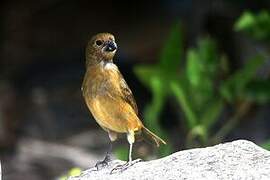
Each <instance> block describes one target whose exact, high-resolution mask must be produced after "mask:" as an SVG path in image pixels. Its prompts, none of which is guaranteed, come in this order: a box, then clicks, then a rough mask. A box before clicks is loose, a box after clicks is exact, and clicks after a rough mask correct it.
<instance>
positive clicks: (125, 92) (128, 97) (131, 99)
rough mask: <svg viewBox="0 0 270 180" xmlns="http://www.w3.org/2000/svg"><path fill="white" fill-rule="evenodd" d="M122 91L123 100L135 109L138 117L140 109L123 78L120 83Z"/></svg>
mask: <svg viewBox="0 0 270 180" xmlns="http://www.w3.org/2000/svg"><path fill="white" fill-rule="evenodd" d="M121 76H122V75H121ZM120 90H121V94H122V98H123V99H124V100H125V101H126V102H127V103H128V104H129V105H130V106H131V107H132V108H133V110H134V111H135V113H136V114H137V115H138V107H137V104H136V101H135V99H134V97H133V94H132V91H131V90H130V89H129V87H128V85H127V83H126V81H125V80H124V78H123V77H121V81H120Z"/></svg>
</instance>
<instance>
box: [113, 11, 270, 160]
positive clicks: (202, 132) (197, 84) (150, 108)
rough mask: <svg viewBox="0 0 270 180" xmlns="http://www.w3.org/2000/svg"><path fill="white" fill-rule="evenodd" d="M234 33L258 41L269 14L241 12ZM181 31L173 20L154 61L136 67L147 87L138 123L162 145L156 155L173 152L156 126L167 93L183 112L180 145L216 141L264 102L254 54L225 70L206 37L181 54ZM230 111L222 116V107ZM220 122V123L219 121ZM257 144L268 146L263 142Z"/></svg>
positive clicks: (265, 89)
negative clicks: (183, 132)
mask: <svg viewBox="0 0 270 180" xmlns="http://www.w3.org/2000/svg"><path fill="white" fill-rule="evenodd" d="M234 30H235V31H240V32H244V33H247V34H248V35H249V36H250V37H252V38H255V39H256V40H260V41H267V40H269V39H270V14H269V13H268V12H267V11H261V12H259V13H258V14H256V15H255V14H253V13H251V12H249V11H247V12H244V13H243V15H242V16H241V17H239V19H238V20H237V21H236V23H235V26H234ZM183 46H184V45H183V33H182V31H181V26H180V24H176V25H175V26H174V27H173V28H172V30H171V32H170V34H169V36H168V39H167V41H166V42H165V45H164V47H163V49H162V51H161V54H160V58H159V61H158V62H157V64H154V65H137V66H136V67H135V68H134V71H135V74H136V76H137V77H138V79H139V80H140V81H141V82H142V83H143V84H144V85H145V86H146V87H147V88H148V89H149V90H150V91H151V94H152V100H151V102H150V103H149V104H148V105H147V106H146V108H145V110H144V118H143V120H144V123H145V125H146V126H147V127H149V128H150V129H151V130H153V132H155V133H157V135H159V136H160V137H162V138H164V139H165V140H166V141H167V142H168V143H167V144H168V145H166V146H161V147H160V148H159V149H158V154H159V156H164V155H168V154H170V153H171V152H172V151H173V148H172V146H171V143H169V136H168V133H167V132H166V131H165V130H164V129H163V128H162V127H161V125H160V122H159V121H160V116H161V112H162V110H163V108H164V106H165V104H166V103H167V100H168V98H170V97H172V98H173V99H174V100H175V101H176V102H177V104H178V105H179V107H180V108H181V111H182V112H183V114H184V121H185V123H184V124H186V129H187V134H186V138H185V142H186V147H200V146H206V145H211V144H215V143H220V142H222V140H224V138H225V137H226V136H227V135H228V134H229V133H230V132H231V131H232V130H233V129H234V128H235V127H236V126H237V125H238V123H239V122H240V120H241V118H242V117H243V116H244V115H246V114H247V113H248V112H249V110H250V109H251V107H252V105H253V104H258V103H260V104H261V103H268V102H269V100H270V81H269V78H262V77H259V76H258V73H257V72H258V70H259V69H260V68H261V67H262V66H263V65H264V63H265V62H266V58H265V57H263V56H262V55H260V54H257V55H255V56H254V57H251V58H249V59H247V60H246V63H245V64H244V65H243V66H242V67H241V68H239V69H237V70H235V71H233V73H232V71H231V69H230V68H229V62H228V59H227V57H226V55H223V54H221V53H220V52H219V51H218V46H217V44H216V43H215V41H214V40H213V39H212V38H210V37H203V38H200V39H199V40H198V43H197V46H196V47H193V48H188V49H187V50H186V52H184V48H183ZM226 108H227V109H228V108H230V109H233V110H234V112H232V113H231V114H230V115H229V117H226V119H225V120H224V119H222V121H223V122H222V124H221V123H220V121H221V118H222V115H223V112H224V110H225V109H226ZM220 124H221V125H220ZM263 147H265V148H268V149H270V143H269V141H267V142H266V143H264V145H263ZM127 154H128V152H127V149H124V148H121V149H119V150H117V156H118V157H120V159H126V158H127Z"/></svg>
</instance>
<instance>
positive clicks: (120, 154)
mask: <svg viewBox="0 0 270 180" xmlns="http://www.w3.org/2000/svg"><path fill="white" fill-rule="evenodd" d="M114 153H115V155H116V157H117V158H118V159H121V160H122V161H127V160H128V148H126V147H125V146H120V147H118V148H117V149H115V151H114Z"/></svg>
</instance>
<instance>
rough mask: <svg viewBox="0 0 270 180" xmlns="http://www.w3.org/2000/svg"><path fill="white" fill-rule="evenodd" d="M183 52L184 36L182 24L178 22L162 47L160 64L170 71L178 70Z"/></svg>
mask: <svg viewBox="0 0 270 180" xmlns="http://www.w3.org/2000/svg"><path fill="white" fill-rule="evenodd" d="M182 54H183V37H182V32H181V27H180V24H176V25H175V26H174V27H173V28H172V30H171V32H170V35H169V37H168V39H167V41H166V42H165V45H164V47H163V49H162V52H161V55H160V62H159V66H160V67H162V69H163V70H164V71H166V72H168V73H170V72H176V71H177V70H178V69H179V68H180V62H181V57H182Z"/></svg>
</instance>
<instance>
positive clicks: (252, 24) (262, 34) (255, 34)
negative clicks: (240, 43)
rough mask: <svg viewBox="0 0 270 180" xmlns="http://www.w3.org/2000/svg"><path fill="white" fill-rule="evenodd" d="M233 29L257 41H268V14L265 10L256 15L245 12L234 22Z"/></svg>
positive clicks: (269, 31) (269, 24) (269, 26)
mask: <svg viewBox="0 0 270 180" xmlns="http://www.w3.org/2000/svg"><path fill="white" fill-rule="evenodd" d="M234 29H235V30H236V31H242V32H244V33H246V34H248V35H249V36H251V37H252V38H255V39H257V40H269V39H270V13H269V11H265V10H262V11H260V12H259V13H257V14H255V13H251V12H249V11H247V12H245V13H243V15H242V16H241V17H240V18H239V20H238V21H237V22H236V24H235V26H234Z"/></svg>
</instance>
